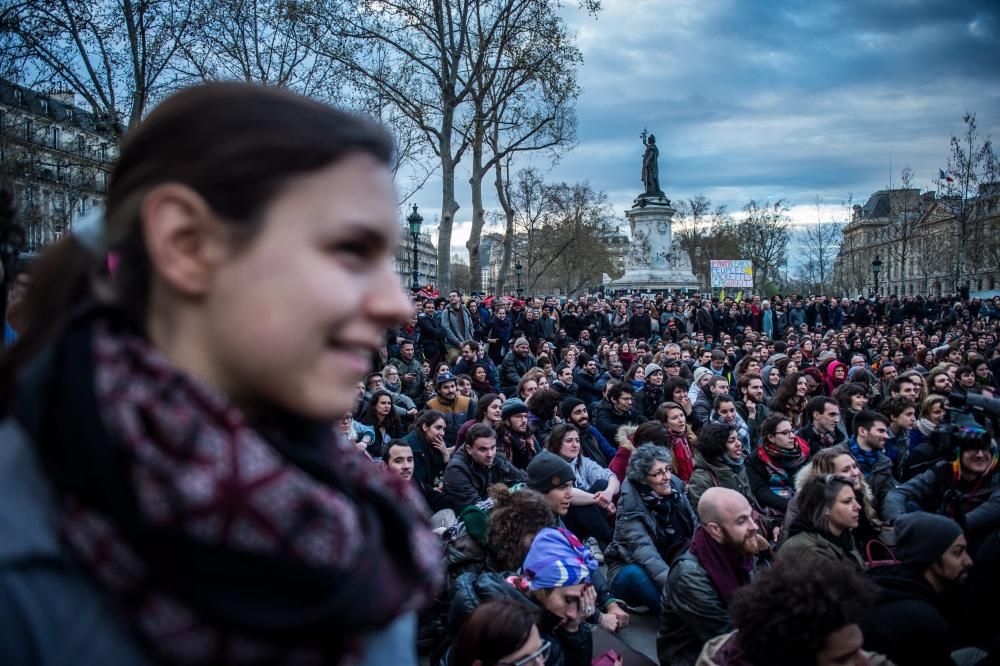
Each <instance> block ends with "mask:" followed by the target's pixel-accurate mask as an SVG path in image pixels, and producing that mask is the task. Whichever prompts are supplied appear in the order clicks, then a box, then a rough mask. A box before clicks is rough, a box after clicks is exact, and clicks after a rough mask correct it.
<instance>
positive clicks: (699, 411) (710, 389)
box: [691, 376, 730, 433]
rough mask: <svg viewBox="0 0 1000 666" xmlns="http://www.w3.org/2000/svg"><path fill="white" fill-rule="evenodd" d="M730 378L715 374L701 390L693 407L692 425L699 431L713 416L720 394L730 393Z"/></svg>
mask: <svg viewBox="0 0 1000 666" xmlns="http://www.w3.org/2000/svg"><path fill="white" fill-rule="evenodd" d="M729 386H730V384H729V380H728V379H726V378H725V377H719V376H715V377H712V378H710V379H709V380H708V383H707V384H705V386H704V387H703V388H702V389H701V390H700V391H699V393H698V399H697V400H696V401H695V402H694V405H693V406H692V408H691V427H692V428H693V429H694V431H695V433H697V432H698V431H699V430H700V429H701V427H702V426H703V425H705V424H706V423H708V420H709V418H710V417H711V416H712V406H713V405H714V404H715V399H716V398H718V397H719V396H723V395H729Z"/></svg>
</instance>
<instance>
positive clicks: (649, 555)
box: [604, 476, 698, 589]
mask: <svg viewBox="0 0 1000 666" xmlns="http://www.w3.org/2000/svg"><path fill="white" fill-rule="evenodd" d="M670 487H671V489H672V491H673V510H674V511H679V512H680V513H679V516H680V519H681V520H682V521H683V522H684V525H685V527H686V528H687V529H686V533H685V534H677V535H674V540H673V541H672V542H669V543H667V542H662V541H659V540H658V539H657V525H656V518H655V517H654V516H653V512H652V511H651V510H650V508H649V507H648V506H646V503H645V502H643V501H642V498H641V497H640V496H639V491H638V490H637V489H636V487H635V485H634V484H633V483H632V481H631V479H625V483H623V484H622V493H621V498H620V499H619V500H618V512H617V516H618V517H617V519H616V521H615V536H614V540H613V541H612V542H611V545H609V546H608V548H607V549H606V550H605V552H604V558H605V561H606V562H607V565H608V580H609V581H611V582H612V585H613V584H614V579H615V576H617V575H618V572H619V571H621V569H622V567H624V566H625V565H626V564H638V565H639V566H641V567H642V568H643V569H644V570H645V571H646V573H647V574H648V575H649V577H650V578H651V579H652V580H653V582H654V583H655V584H656V586H657V587H658V588H659V589H663V586H664V585H666V583H667V574H668V573H670V566H671V563H672V561H674V560H676V559H677V558H678V557H679V556H680V555H681V554H682V553H683V552H684V551H685V550H687V546H688V543H689V542H690V540H691V537H692V536H693V535H694V528H695V527H697V526H698V517H697V516H696V515H695V513H694V509H692V508H691V503H690V502H689V501H688V498H687V495H686V494H685V492H684V482H683V481H681V480H680V479H679V478H677V477H676V476H672V477H670Z"/></svg>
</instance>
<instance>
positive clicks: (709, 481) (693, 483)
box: [687, 452, 757, 506]
mask: <svg viewBox="0 0 1000 666" xmlns="http://www.w3.org/2000/svg"><path fill="white" fill-rule="evenodd" d="M709 488H729V489H730V490H735V491H736V492H738V493H739V494H740V495H743V496H744V497H746V498H747V501H748V502H750V506H756V505H757V500H756V499H755V498H754V496H753V490H751V489H750V479H749V478H747V469H746V463H744V464H743V465H740V466H739V467H736V466H733V465H729V464H727V463H726V462H724V461H722V460H718V459H714V460H711V461H708V460H706V459H705V457H704V456H703V455H701V453H699V452H695V454H694V474H692V475H691V480H690V481H688V486H687V494H688V499H689V500H691V506H698V500H700V499H701V496H702V495H703V494H705V491H706V490H708V489H709Z"/></svg>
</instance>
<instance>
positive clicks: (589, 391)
mask: <svg viewBox="0 0 1000 666" xmlns="http://www.w3.org/2000/svg"><path fill="white" fill-rule="evenodd" d="M596 379H597V378H596V377H594V376H593V375H591V374H589V373H588V372H586V371H585V370H581V371H580V372H578V373H576V375H575V376H574V378H573V382H574V383H575V384H576V397H578V398H579V399H580V400H583V401H584V402H585V403H587V404H588V405H589V404H590V403H592V402H596V401H597V400H600V399H601V397H602V394H601V389H599V388H597V383H596Z"/></svg>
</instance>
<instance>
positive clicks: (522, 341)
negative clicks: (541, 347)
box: [514, 338, 531, 347]
mask: <svg viewBox="0 0 1000 666" xmlns="http://www.w3.org/2000/svg"><path fill="white" fill-rule="evenodd" d="M518 345H528V346H529V347H530V346H531V343H530V342H528V338H518V339H517V340H514V346H515V347H516V346H518Z"/></svg>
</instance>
